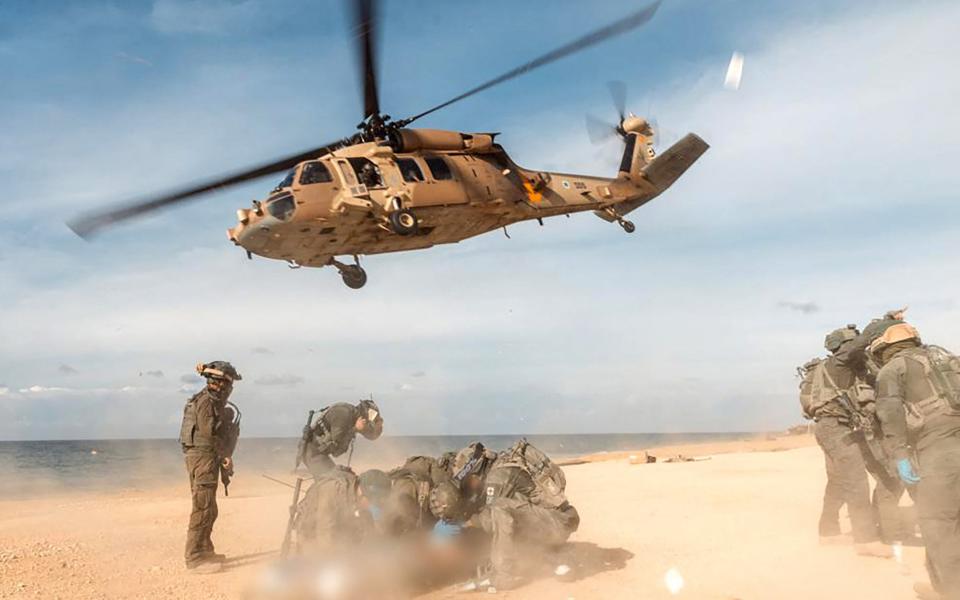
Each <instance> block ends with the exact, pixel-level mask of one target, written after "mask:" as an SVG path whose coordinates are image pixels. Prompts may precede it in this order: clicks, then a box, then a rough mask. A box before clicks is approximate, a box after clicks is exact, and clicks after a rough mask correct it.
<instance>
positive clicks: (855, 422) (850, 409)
mask: <svg viewBox="0 0 960 600" xmlns="http://www.w3.org/2000/svg"><path fill="white" fill-rule="evenodd" d="M837 401H838V402H839V403H840V406H842V407H843V409H844V410H845V411H847V414H848V415H849V420H848V423H847V424H848V425H849V427H850V430H851V432H852V433H853V436H854V440H855V441H856V442H857V445H858V446H860V450H861V451H862V453H863V457H864V460H865V462H866V463H867V470H868V471H870V473H872V474H873V475H874V476H875V477H877V478H878V479H880V480H882V483H883V484H884V485H886V486H887V487H890V488H892V487H895V486H897V485H899V478H898V476H897V474H896V473H895V472H894V471H893V468H892V464H891V462H890V459H889V458H888V457H887V453H886V451H884V449H883V446H882V445H881V443H880V440H879V439H877V436H876V426H875V421H874V417H873V416H872V415H870V414H868V413H866V412H864V411H863V410H861V409H860V408H859V407H857V406H856V405H855V403H854V402H853V401H852V400H851V399H850V396H848V395H847V394H846V393H843V394H840V396H838V397H837Z"/></svg>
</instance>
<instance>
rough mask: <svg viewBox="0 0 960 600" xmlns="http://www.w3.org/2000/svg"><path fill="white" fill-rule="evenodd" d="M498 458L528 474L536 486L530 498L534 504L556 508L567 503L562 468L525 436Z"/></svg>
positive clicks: (565, 482)
mask: <svg viewBox="0 0 960 600" xmlns="http://www.w3.org/2000/svg"><path fill="white" fill-rule="evenodd" d="M500 460H502V461H503V464H504V466H512V465H515V466H518V467H520V468H521V469H523V470H524V471H526V472H527V473H528V474H529V475H530V478H531V479H532V480H533V484H534V487H535V488H536V492H535V496H536V497H534V498H531V499H530V500H531V501H532V502H533V503H534V504H538V505H540V506H544V507H547V508H557V507H560V506H563V505H564V504H566V503H567V497H566V495H565V494H564V490H565V489H566V487H567V478H566V476H565V475H564V474H563V469H561V468H560V467H558V466H557V465H556V463H554V462H553V461H552V460H550V457H549V456H547V455H546V454H544V453H543V451H541V450H540V449H539V448H537V447H536V446H534V445H533V444H531V443H530V442H528V441H527V440H526V438H524V439H521V440H520V441H519V442H517V443H516V444H514V445H513V447H511V448H510V449H509V450H507V451H506V452H504V453H503V456H502V457H501V459H500Z"/></svg>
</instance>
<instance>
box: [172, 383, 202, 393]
mask: <svg viewBox="0 0 960 600" xmlns="http://www.w3.org/2000/svg"><path fill="white" fill-rule="evenodd" d="M198 391H200V386H198V385H181V386H180V387H178V388H177V393H180V394H195V393H197V392H198Z"/></svg>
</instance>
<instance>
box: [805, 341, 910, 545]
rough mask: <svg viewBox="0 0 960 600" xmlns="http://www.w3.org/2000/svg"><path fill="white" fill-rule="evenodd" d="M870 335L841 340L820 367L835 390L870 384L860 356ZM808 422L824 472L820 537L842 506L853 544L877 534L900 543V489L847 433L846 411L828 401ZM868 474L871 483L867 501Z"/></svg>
mask: <svg viewBox="0 0 960 600" xmlns="http://www.w3.org/2000/svg"><path fill="white" fill-rule="evenodd" d="M871 337H872V332H870V333H865V334H864V335H860V336H858V337H856V338H855V339H853V340H850V341H847V342H844V343H843V344H841V345H840V347H839V348H838V349H837V350H836V352H834V354H833V355H831V356H830V357H828V358H827V359H826V362H825V365H824V368H825V369H826V371H827V373H828V375H829V377H830V379H831V380H832V381H833V383H835V384H836V387H837V388H838V389H840V390H849V389H852V388H853V386H854V385H855V383H856V382H857V380H858V379H859V380H860V381H867V382H871V383H872V381H873V376H872V375H870V374H869V373H868V371H867V365H866V354H865V350H866V347H867V344H868V343H869V342H870V341H871V339H870V338H871ZM814 419H815V421H816V424H815V425H814V434H815V437H816V440H817V444H819V446H820V448H821V449H822V450H823V454H824V462H825V466H826V471H827V484H826V487H825V488H824V493H823V507H822V510H821V513H820V523H819V532H820V535H821V536H824V537H830V536H835V535H839V534H840V508H841V507H842V506H843V505H844V504H846V505H847V511H848V513H849V515H850V524H851V526H852V529H853V532H852V533H853V539H854V542H855V543H858V544H864V543H870V542H875V541H877V540H878V539H879V538H880V535H879V534H881V533H882V536H883V538H884V539H885V540H886V541H888V542H892V541H895V540H902V539H904V536H905V534H906V533H905V532H904V530H903V525H902V519H901V517H900V509H899V506H898V503H899V500H900V496H902V495H903V486H902V485H900V484H899V482H898V481H896V480H894V479H892V478H891V477H890V475H889V474H888V473H887V472H886V471H885V470H884V465H881V464H878V463H877V461H876V460H875V459H874V458H873V456H872V455H871V454H870V451H869V450H868V449H867V448H866V447H865V446H864V445H863V444H862V443H861V441H860V440H858V439H857V437H856V436H855V435H854V434H853V432H852V431H851V429H850V426H849V419H850V415H849V413H848V412H847V409H846V408H844V407H843V406H842V405H841V404H840V403H839V401H836V400H834V401H831V402H829V403H827V404H826V405H824V406H823V407H821V408H820V409H819V410H817V413H816V415H815V417H814ZM868 471H869V472H870V474H872V475H873V476H874V479H875V480H876V482H877V485H876V488H875V489H874V493H873V499H872V502H871V497H870V480H869V479H868V477H867V472H868ZM878 524H879V529H878Z"/></svg>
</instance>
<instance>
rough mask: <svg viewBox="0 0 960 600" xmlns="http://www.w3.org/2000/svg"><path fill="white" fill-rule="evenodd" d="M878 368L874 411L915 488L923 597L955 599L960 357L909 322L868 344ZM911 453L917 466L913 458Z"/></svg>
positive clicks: (958, 583) (958, 594)
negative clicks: (928, 341)
mask: <svg viewBox="0 0 960 600" xmlns="http://www.w3.org/2000/svg"><path fill="white" fill-rule="evenodd" d="M870 353H871V355H872V356H873V357H874V358H875V359H876V360H877V363H878V364H880V365H882V367H881V369H880V373H879V375H878V376H877V416H878V417H879V419H880V422H881V427H882V430H883V436H884V442H885V443H886V445H887V447H888V452H889V453H890V455H891V456H892V457H893V459H894V461H895V464H896V467H897V473H898V474H899V476H900V478H901V479H902V480H903V482H904V483H905V484H907V485H917V486H918V487H917V494H916V504H917V511H918V513H919V522H920V531H921V534H922V535H923V539H924V542H925V543H926V547H927V568H928V571H929V573H930V579H931V582H932V583H933V587H934V588H935V590H936V593H934V592H933V591H932V590H928V589H927V588H926V587H925V586H922V585H918V586H915V589H916V590H917V591H918V592H919V593H921V594H922V595H923V596H924V597H930V598H947V599H950V600H956V599H958V598H960V509H958V506H960V359H958V358H957V357H956V356H953V355H952V354H950V353H949V352H947V351H946V350H943V349H942V348H938V347H936V346H924V345H922V344H921V341H920V335H919V334H918V333H917V330H916V329H914V328H913V327H912V326H911V325H909V324H907V323H902V322H900V323H896V324H893V325H889V326H888V327H887V328H886V329H885V330H884V331H883V333H882V335H881V336H880V337H878V338H877V339H876V340H875V341H874V342H873V343H872V344H871V345H870ZM913 453H915V456H916V466H915V464H914V462H913V461H912V460H911V454H913Z"/></svg>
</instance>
